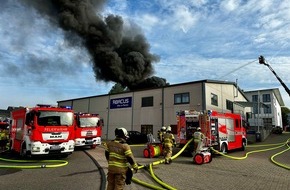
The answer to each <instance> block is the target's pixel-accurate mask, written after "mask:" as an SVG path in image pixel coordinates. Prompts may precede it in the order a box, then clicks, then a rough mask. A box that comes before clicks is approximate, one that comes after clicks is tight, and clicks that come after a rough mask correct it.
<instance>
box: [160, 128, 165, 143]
mask: <svg viewBox="0 0 290 190" xmlns="http://www.w3.org/2000/svg"><path fill="white" fill-rule="evenodd" d="M165 133H166V127H165V126H163V127H161V130H160V131H158V139H159V141H160V142H161V143H163V136H164V134H165Z"/></svg>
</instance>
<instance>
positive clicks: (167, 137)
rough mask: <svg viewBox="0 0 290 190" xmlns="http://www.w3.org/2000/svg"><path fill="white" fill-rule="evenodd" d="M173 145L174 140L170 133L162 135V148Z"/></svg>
mask: <svg viewBox="0 0 290 190" xmlns="http://www.w3.org/2000/svg"><path fill="white" fill-rule="evenodd" d="M173 145H175V138H174V135H173V134H172V133H165V134H164V135H163V146H164V147H172V146H173Z"/></svg>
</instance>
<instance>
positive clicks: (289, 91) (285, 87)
mask: <svg viewBox="0 0 290 190" xmlns="http://www.w3.org/2000/svg"><path fill="white" fill-rule="evenodd" d="M259 63H260V64H263V65H266V66H267V67H268V68H269V69H270V70H271V71H272V73H273V74H274V75H275V76H276V78H277V79H278V81H279V82H280V83H281V85H282V86H283V87H284V89H285V90H286V92H287V93H288V95H289V96H290V90H289V88H288V87H287V86H286V85H285V83H284V82H283V81H282V80H281V79H280V77H279V76H278V75H277V74H276V72H275V71H274V70H273V69H272V67H271V66H270V65H269V64H267V63H265V58H264V57H263V56H262V55H261V56H260V57H259Z"/></svg>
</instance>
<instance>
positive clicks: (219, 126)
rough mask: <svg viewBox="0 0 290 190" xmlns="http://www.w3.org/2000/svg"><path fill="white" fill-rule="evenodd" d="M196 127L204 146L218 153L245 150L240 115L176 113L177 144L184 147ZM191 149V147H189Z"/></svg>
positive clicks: (210, 112)
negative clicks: (199, 130)
mask: <svg viewBox="0 0 290 190" xmlns="http://www.w3.org/2000/svg"><path fill="white" fill-rule="evenodd" d="M197 127H200V128H201V132H202V133H203V134H204V135H205V136H206V140H205V145H206V146H211V147H213V148H214V149H216V150H218V151H220V152H227V151H228V150H234V149H241V150H245V147H246V145H247V138H246V123H245V122H244V119H243V118H242V116H241V115H240V114H235V113H219V112H217V111H207V112H206V113H200V112H196V111H192V110H184V111H180V112H178V113H177V143H179V144H180V145H181V146H184V145H185V144H186V142H187V141H188V140H189V139H191V138H192V135H193V133H194V132H195V131H196V129H197ZM190 148H193V146H191V147H189V149H190Z"/></svg>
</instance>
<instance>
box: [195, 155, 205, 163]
mask: <svg viewBox="0 0 290 190" xmlns="http://www.w3.org/2000/svg"><path fill="white" fill-rule="evenodd" d="M193 162H194V163H196V164H197V165H201V164H203V162H204V160H203V154H196V155H195V156H194V157H193Z"/></svg>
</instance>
